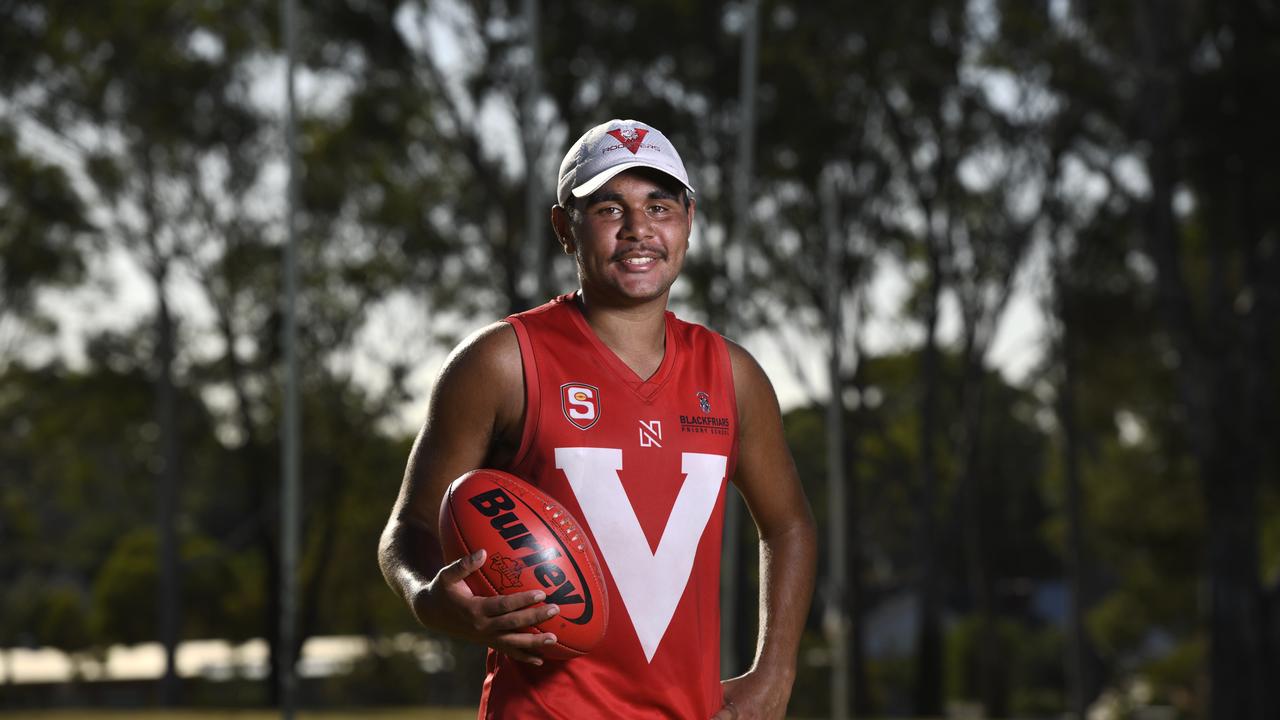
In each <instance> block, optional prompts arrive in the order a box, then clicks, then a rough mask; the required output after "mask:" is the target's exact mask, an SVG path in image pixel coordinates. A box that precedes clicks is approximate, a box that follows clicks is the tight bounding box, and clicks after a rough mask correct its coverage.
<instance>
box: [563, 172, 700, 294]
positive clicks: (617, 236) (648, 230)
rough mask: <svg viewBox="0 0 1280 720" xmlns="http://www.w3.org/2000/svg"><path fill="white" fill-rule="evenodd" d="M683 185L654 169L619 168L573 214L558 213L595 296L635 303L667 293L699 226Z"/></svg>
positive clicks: (565, 243) (581, 272)
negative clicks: (681, 188)
mask: <svg viewBox="0 0 1280 720" xmlns="http://www.w3.org/2000/svg"><path fill="white" fill-rule="evenodd" d="M678 188H679V185H678V184H674V185H673V184H672V183H670V182H667V180H666V178H665V176H663V175H661V174H659V173H656V172H654V171H650V170H643V169H636V170H627V171H624V172H621V173H618V174H617V175H615V176H614V177H613V178H611V179H610V180H609V182H607V183H605V184H604V185H603V186H601V188H600V189H599V190H597V191H596V192H594V193H592V194H591V195H590V196H588V197H587V198H586V199H585V202H584V203H583V204H582V206H581V208H582V209H581V211H580V212H577V213H573V215H572V217H569V214H568V213H565V212H564V211H563V210H559V209H558V210H557V212H556V213H555V214H554V218H555V219H554V220H553V222H554V223H555V226H556V233H557V234H558V235H559V236H560V242H561V244H562V245H563V246H564V249H565V252H568V253H572V254H573V255H574V257H576V258H577V260H578V279H579V281H580V282H581V283H582V288H583V291H584V292H585V293H586V294H587V296H588V298H589V299H592V300H595V301H603V302H607V303H610V304H614V303H618V304H624V305H634V304H638V303H641V302H647V301H650V300H654V299H657V298H661V297H665V296H666V294H667V291H668V290H669V289H670V288H671V283H673V282H675V279H676V276H678V275H679V274H680V268H681V267H682V266H683V265H684V254H685V251H686V250H687V249H688V247H689V232H690V230H691V229H692V228H693V206H692V204H690V206H689V207H688V208H687V209H686V208H685V205H684V201H683V198H682V197H681V196H680V194H679V189H678Z"/></svg>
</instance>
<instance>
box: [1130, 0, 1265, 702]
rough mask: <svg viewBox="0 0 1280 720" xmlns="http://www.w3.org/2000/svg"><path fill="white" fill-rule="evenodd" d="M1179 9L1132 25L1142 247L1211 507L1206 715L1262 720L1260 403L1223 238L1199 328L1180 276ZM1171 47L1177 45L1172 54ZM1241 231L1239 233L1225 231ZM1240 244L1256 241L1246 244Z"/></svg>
mask: <svg viewBox="0 0 1280 720" xmlns="http://www.w3.org/2000/svg"><path fill="white" fill-rule="evenodd" d="M1180 19H1182V18H1181V17H1179V15H1178V13H1176V12H1170V10H1169V8H1167V7H1164V5H1163V4H1161V3H1156V2H1154V0H1147V1H1146V2H1144V3H1141V4H1140V5H1139V12H1138V13H1137V14H1136V23H1135V24H1136V25H1137V32H1138V38H1139V45H1140V47H1141V50H1142V58H1143V94H1142V98H1141V100H1142V103H1141V110H1140V111H1139V112H1140V115H1139V120H1140V122H1141V128H1142V132H1143V134H1144V136H1145V139H1146V140H1147V142H1148V143H1149V145H1150V148H1149V153H1150V154H1149V158H1148V173H1149V175H1150V177H1151V199H1150V203H1149V206H1148V208H1147V213H1146V216H1145V218H1144V219H1145V231H1146V240H1147V244H1148V248H1149V251H1150V253H1151V256H1152V259H1153V260H1154V262H1155V265H1156V269H1157V283H1158V287H1157V289H1158V292H1159V299H1160V302H1161V309H1162V311H1163V314H1164V318H1165V324H1166V328H1167V330H1168V331H1169V334H1170V336H1171V338H1172V340H1173V343H1174V347H1175V348H1176V349H1177V350H1178V354H1179V364H1178V384H1179V390H1180V392H1181V395H1182V398H1183V402H1184V407H1185V409H1186V417H1187V422H1188V428H1187V430H1188V434H1189V436H1190V437H1191V438H1192V440H1193V447H1194V451H1195V457H1196V460H1197V464H1198V466H1199V468H1198V469H1199V473H1200V482H1201V488H1202V493H1203V495H1204V499H1205V508H1206V532H1207V546H1208V552H1207V554H1206V557H1205V558H1204V560H1205V563H1206V570H1205V576H1206V578H1207V580H1208V601H1209V608H1208V611H1209V633H1210V643H1209V683H1210V696H1209V707H1210V717H1211V718H1214V720H1263V718H1264V717H1266V713H1265V706H1266V699H1265V694H1264V689H1263V688H1264V677H1265V670H1264V662H1265V659H1266V652H1265V650H1264V642H1265V641H1264V638H1265V636H1266V633H1265V632H1264V631H1263V628H1264V627H1265V626H1266V622H1265V618H1264V613H1263V599H1262V598H1263V595H1262V587H1261V582H1260V579H1259V577H1258V568H1259V541H1258V529H1259V526H1258V516H1257V512H1258V509H1257V508H1258V481H1259V474H1260V472H1259V460H1260V458H1259V455H1258V446H1257V442H1254V440H1253V436H1254V433H1255V432H1256V430H1257V422H1258V420H1259V418H1258V413H1257V402H1258V398H1257V397H1256V393H1254V392H1253V391H1254V390H1255V389H1256V388H1254V387H1251V383H1250V382H1249V377H1250V374H1251V371H1252V370H1253V369H1252V368H1250V367H1249V359H1248V355H1249V353H1248V352H1246V351H1245V350H1242V349H1241V347H1240V346H1239V341H1240V340H1241V339H1242V338H1244V337H1245V333H1243V332H1241V324H1242V323H1244V322H1248V318H1247V317H1245V318H1243V319H1241V318H1240V317H1239V316H1238V315H1237V314H1236V313H1235V312H1234V310H1233V307H1234V302H1233V295H1234V294H1235V292H1238V291H1240V290H1241V288H1233V289H1232V288H1229V287H1228V284H1229V281H1228V280H1227V272H1226V270H1225V266H1226V263H1227V258H1226V255H1225V253H1226V252H1227V251H1226V249H1225V248H1224V245H1226V244H1227V242H1228V238H1225V237H1224V238H1222V239H1221V240H1220V241H1218V242H1211V243H1208V247H1207V249H1208V252H1209V255H1210V257H1209V273H1208V274H1209V281H1208V290H1207V294H1208V297H1207V302H1206V303H1205V307H1206V308H1207V309H1206V311H1205V315H1206V317H1205V322H1204V323H1203V325H1199V324H1197V320H1196V315H1195V313H1194V311H1193V303H1192V301H1191V293H1190V289H1189V287H1188V285H1187V283H1186V281H1185V279H1184V276H1183V274H1182V257H1181V252H1182V249H1181V247H1180V242H1179V233H1178V226H1177V221H1176V218H1175V217H1174V213H1173V192H1174V187H1175V184H1176V183H1177V181H1178V172H1177V165H1176V159H1177V147H1176V142H1177V137H1178V134H1177V133H1178V130H1179V129H1180V126H1178V125H1177V122H1178V118H1179V115H1180V113H1179V111H1180V105H1181V98H1180V90H1181V88H1180V85H1179V75H1178V72H1179V68H1178V65H1177V64H1176V62H1174V61H1173V60H1171V58H1177V57H1179V56H1178V53H1177V45H1178V35H1177V34H1176V30H1177V27H1176V26H1173V25H1172V24H1171V22H1172V21H1173V20H1180ZM1171 48H1172V49H1171ZM1232 229H1233V230H1235V231H1236V232H1239V231H1240V230H1241V228H1232ZM1236 239H1239V238H1236ZM1244 240H1245V244H1246V245H1247V244H1248V243H1252V242H1256V240H1255V239H1254V238H1245V239H1244Z"/></svg>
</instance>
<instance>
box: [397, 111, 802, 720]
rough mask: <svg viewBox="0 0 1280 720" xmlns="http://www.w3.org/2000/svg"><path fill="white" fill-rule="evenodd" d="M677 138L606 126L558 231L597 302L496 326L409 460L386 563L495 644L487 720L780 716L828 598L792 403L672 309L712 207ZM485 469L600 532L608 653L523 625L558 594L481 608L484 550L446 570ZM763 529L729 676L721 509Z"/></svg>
mask: <svg viewBox="0 0 1280 720" xmlns="http://www.w3.org/2000/svg"><path fill="white" fill-rule="evenodd" d="M692 193H693V189H692V187H691V186H690V184H689V179H688V175H687V173H686V172H685V168H684V164H683V163H682V162H681V160H680V156H679V155H678V154H677V153H676V149H675V147H673V146H672V145H671V143H670V142H669V141H668V140H667V138H666V137H665V136H663V134H662V133H660V132H658V131H657V130H655V129H654V128H652V127H650V126H648V125H645V124H643V123H639V122H635V121H632V120H612V121H609V122H607V123H604V124H602V125H599V126H596V127H594V128H592V129H591V130H589V131H587V133H586V134H585V135H583V136H582V137H581V138H580V139H579V140H578V142H577V143H575V144H574V145H573V147H572V148H570V149H569V152H568V154H567V155H565V158H564V161H563V162H562V163H561V166H560V178H559V183H558V193H557V199H558V204H557V205H556V206H554V207H553V208H552V210H551V223H552V225H553V226H554V228H555V231H556V235H557V236H558V237H559V240H560V243H561V245H562V246H563V248H564V251H565V253H567V254H569V255H573V256H574V258H575V259H576V261H577V265H578V279H579V282H580V284H581V289H580V290H579V291H577V292H576V293H571V294H568V295H564V296H561V297H558V298H556V299H555V300H552V301H551V302H550V303H547V304H546V305H543V306H542V307H539V308H536V309H534V310H530V311H528V312H526V313H520V314H518V315H513V316H512V317H510V318H507V320H506V321H504V322H499V323H495V324H493V325H490V326H489V327H487V328H484V329H482V330H480V331H478V332H477V333H475V334H474V335H472V336H471V337H470V338H468V339H467V340H465V341H463V343H462V344H461V345H459V346H458V348H457V349H456V350H454V352H453V354H452V355H451V356H450V358H449V360H448V361H447V362H446V364H445V367H444V369H443V370H442V371H441V374H440V377H439V380H438V381H437V383H436V385H435V388H434V390H433V392H432V397H431V401H430V405H429V407H428V411H427V419H426V422H425V424H424V425H423V427H422V431H421V432H420V433H419V435H418V438H417V441H416V442H415V443H414V447H413V450H412V452H411V454H410V456H409V462H408V467H407V468H406V470H405V475H404V481H403V484H402V486H401V489H400V496H399V498H398V499H397V501H396V504H395V507H394V508H393V509H392V512H391V518H390V520H389V521H388V523H387V527H386V530H385V531H384V532H383V535H382V542H381V544H380V547H379V560H380V563H381V566H382V571H383V574H384V575H385V576H386V578H387V581H388V582H389V583H390V584H391V586H392V588H393V589H395V590H396V591H397V592H399V593H400V594H401V596H402V597H404V598H405V600H406V601H407V602H408V604H409V606H410V608H411V609H412V610H413V613H414V615H415V617H417V619H418V620H419V621H420V622H421V623H422V624H423V625H424V626H425V627H427V628H430V629H432V630H436V631H439V632H443V633H447V634H450V635H453V636H455V637H459V638H463V639H466V640H471V641H475V642H479V643H483V644H485V645H488V646H489V648H490V651H489V656H488V661H487V669H488V674H487V676H486V679H485V684H484V691H483V694H482V697H481V704H480V716H481V717H482V718H489V717H493V718H543V717H549V718H574V719H575V720H576V719H577V718H583V717H590V718H595V717H610V718H709V717H715V718H718V719H723V720H728V719H729V718H735V719H738V720H746V719H747V718H782V717H783V716H784V714H785V711H786V705H787V699H788V697H789V696H790V694H791V685H792V682H793V680H794V677H795V663H796V651H797V646H798V644H799V640H800V633H801V630H802V628H803V625H804V619H805V616H806V614H807V612H808V608H809V601H810V598H811V595H812V591H813V582H814V564H815V553H816V551H815V539H814V529H813V520H812V517H811V515H810V513H809V508H808V504H807V502H806V501H805V498H804V494H803V491H802V489H801V486H800V482H799V478H798V477H797V475H796V469H795V465H794V463H793V461H792V459H791V455H790V452H789V451H788V449H787V447H786V444H785V442H784V441H783V435H782V422H781V416H780V413H779V410H778V403H777V398H776V396H775V395H774V392H773V388H772V386H771V385H770V384H769V380H768V378H766V377H765V375H764V372H763V371H762V370H761V369H760V367H759V365H757V364H756V362H755V361H754V360H753V359H752V358H751V356H750V355H749V354H748V353H747V352H746V351H745V350H743V349H742V348H741V347H739V346H737V345H735V344H733V343H731V342H729V341H727V340H725V339H723V338H722V337H720V336H719V335H717V334H715V333H713V332H711V331H709V330H707V329H706V328H703V327H701V326H698V325H692V324H689V323H685V322H683V321H681V320H679V319H677V318H676V317H675V315H673V314H671V313H670V312H668V311H667V299H668V295H669V293H670V289H671V284H672V283H673V282H674V281H675V279H676V277H677V276H678V275H679V274H680V268H681V266H682V264H683V262H684V256H685V251H686V250H687V248H688V246H689V233H690V230H691V229H692V227H693V217H694V208H695V204H694V202H693V196H692ZM480 467H488V468H498V469H505V470H507V471H509V472H512V473H513V474H515V475H517V476H520V477H522V478H524V479H525V480H527V481H529V482H531V483H533V484H535V485H538V486H539V487H541V488H542V489H543V490H544V491H545V492H547V493H549V494H550V495H551V496H553V497H555V498H557V499H558V500H559V501H560V502H561V503H562V504H564V506H565V507H566V508H568V509H569V511H570V512H571V513H573V514H574V515H575V516H576V517H577V518H578V520H579V521H580V522H581V523H582V524H583V527H584V528H586V530H587V532H588V533H589V535H590V537H591V539H592V541H593V543H594V544H595V548H596V550H597V554H598V555H599V558H600V560H601V564H602V565H603V567H604V574H605V577H606V581H607V583H608V590H609V602H610V606H609V627H608V631H607V633H606V635H605V639H604V640H603V642H602V643H601V644H600V646H598V647H597V648H595V649H594V650H593V651H592V652H591V653H589V654H587V655H585V656H583V657H579V658H576V659H573V660H568V661H556V660H546V661H544V660H543V659H542V658H541V657H539V648H540V647H542V646H543V645H544V644H550V643H552V642H555V639H554V637H548V636H547V635H546V634H538V635H535V634H530V633H525V632H522V631H521V629H522V628H525V627H528V626H530V625H533V624H535V623H536V622H539V621H541V620H543V619H545V618H548V617H551V616H552V615H554V614H555V613H556V612H557V611H558V609H557V608H556V607H555V606H552V605H547V604H545V603H543V602H542V601H543V600H544V599H545V595H544V594H543V593H541V592H525V593H520V594H517V595H509V596H501V597H493V598H483V597H476V596H474V595H472V593H471V592H470V591H469V589H468V588H467V585H466V583H465V582H464V581H463V579H464V578H465V577H466V576H467V575H468V574H469V573H472V572H475V571H476V570H477V569H479V568H480V567H481V565H482V564H483V562H484V557H483V554H482V552H481V553H478V556H472V557H466V558H462V559H460V560H457V561H456V562H453V563H450V564H448V565H446V566H444V567H443V568H442V569H440V570H439V571H438V572H435V566H436V565H438V563H433V562H432V556H433V555H438V552H439V550H438V548H439V544H438V539H437V534H438V527H437V518H438V513H439V508H440V501H441V498H442V497H443V495H444V491H445V489H446V488H447V487H448V485H449V483H450V482H451V481H452V480H453V479H454V478H456V477H458V476H459V475H462V474H463V473H465V472H467V471H469V470H472V469H475V468H480ZM730 480H731V481H732V482H733V483H734V484H735V485H736V486H737V488H738V490H739V491H740V492H741V493H742V495H743V497H744V498H745V499H746V502H747V506H748V508H749V509H750V511H751V516H752V518H754V520H755V523H756V526H757V528H758V529H759V531H760V538H761V540H760V543H761V548H760V570H761V574H760V575H761V577H760V585H761V598H760V599H761V607H760V628H761V631H760V637H759V641H758V643H757V652H756V658H755V662H754V663H753V665H752V667H751V669H750V670H749V671H748V672H747V673H745V674H744V675H741V676H739V677H736V678H733V679H730V680H725V681H723V682H721V680H720V675H719V672H720V659H719V648H720V615H719V600H720V598H719V581H720V548H721V532H722V517H723V508H724V497H725V492H726V491H727V481H730Z"/></svg>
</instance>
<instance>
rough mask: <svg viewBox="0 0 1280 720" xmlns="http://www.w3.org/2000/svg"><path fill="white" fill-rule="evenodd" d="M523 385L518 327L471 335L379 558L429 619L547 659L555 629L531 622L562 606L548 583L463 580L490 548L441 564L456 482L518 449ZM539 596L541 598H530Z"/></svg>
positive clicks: (423, 434) (445, 381) (440, 388)
mask: <svg viewBox="0 0 1280 720" xmlns="http://www.w3.org/2000/svg"><path fill="white" fill-rule="evenodd" d="M523 415H524V384H523V374H522V369H521V365H520V349H519V346H518V344H517V342H516V337H515V331H514V330H512V329H511V326H510V325H508V324H506V323H496V324H494V325H491V326H489V327H488V328H485V329H484V330H481V331H480V332H478V333H476V334H475V335H473V336H471V337H470V338H468V339H467V340H465V341H463V342H462V344H460V345H459V346H458V348H457V349H455V350H454V352H453V353H452V354H451V355H450V356H449V359H448V360H447V361H446V362H445V366H444V368H443V369H442V370H441V371H440V377H439V378H438V379H437V381H436V384H435V387H434V388H433V389H432V393H431V400H430V403H429V405H428V409H427V419H426V422H425V423H423V426H422V429H421V431H419V433H418V437H417V439H416V440H415V441H414V444H413V450H412V451H410V453H409V461H408V464H407V465H406V467H405V473H404V479H403V481H402V482H401V485H400V495H399V497H398V498H397V499H396V502H395V506H394V507H393V508H392V510H391V517H390V518H389V519H388V520H387V526H386V528H385V529H384V530H383V531H382V539H381V542H380V543H379V544H378V563H379V565H380V566H381V568H382V574H383V576H384V577H385V578H386V579H387V583H388V584H389V585H390V586H391V588H392V589H393V590H395V591H396V592H398V593H399V594H400V596H401V597H402V598H404V600H405V602H406V603H408V605H409V607H410V609H411V610H412V611H413V614H414V617H416V618H417V619H418V622H420V623H422V625H423V626H424V627H427V628H429V629H432V630H437V631H439V632H443V633H446V634H449V635H452V636H454V637H459V638H462V639H466V640H471V641H475V642H479V643H483V644H485V645H488V646H490V647H492V648H494V649H496V650H498V651H500V652H503V653H506V654H507V655H510V656H511V657H513V658H515V659H517V660H521V661H524V662H530V663H535V664H541V662H542V661H541V659H540V658H539V657H538V656H537V649H538V648H539V647H542V646H544V645H549V644H551V643H554V642H555V636H554V635H551V634H549V633H544V634H531V633H526V632H523V628H526V627H529V626H531V625H534V624H536V623H538V622H541V621H542V620H544V619H546V618H548V617H551V616H552V615H554V614H555V612H557V611H558V608H556V607H555V606H554V605H535V604H537V603H541V602H542V601H543V600H544V599H545V595H544V594H543V593H542V592H540V591H529V592H523V593H517V594H514V595H499V596H497V597H488V598H486V597H477V596H475V595H474V594H472V592H471V590H470V589H469V588H468V587H467V584H466V582H465V581H464V579H465V578H466V576H467V575H469V574H471V573H472V572H475V571H476V570H478V569H479V568H480V567H481V565H482V564H483V562H484V557H483V551H480V552H479V553H477V554H476V555H473V556H470V557H464V558H461V559H458V560H456V561H454V562H451V563H449V564H447V565H445V566H444V567H442V568H439V570H438V572H437V571H436V568H437V567H438V566H439V564H440V560H439V554H440V543H439V537H438V534H439V527H438V522H439V511H440V502H441V499H442V498H443V497H444V493H445V490H446V489H447V488H448V486H449V483H450V482H452V481H453V480H454V479H455V478H457V477H458V476H459V475H462V474H463V473H466V472H468V471H471V470H474V469H476V468H480V467H500V466H503V465H505V464H506V463H507V462H508V461H510V460H511V458H512V456H513V455H514V453H515V451H516V450H517V447H516V446H518V444H519V440H520V433H521V429H522V424H523ZM531 605H535V606H534V607H530V606H531Z"/></svg>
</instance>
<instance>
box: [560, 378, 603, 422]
mask: <svg viewBox="0 0 1280 720" xmlns="http://www.w3.org/2000/svg"><path fill="white" fill-rule="evenodd" d="M560 409H561V410H563V411H564V417H565V419H566V420H568V421H569V422H570V423H572V424H573V426H574V427H576V428H578V429H579V430H587V429H589V428H590V427H591V426H592V425H595V424H596V421H597V420H599V419H600V389H599V388H597V387H596V386H594V385H587V384H585V383H576V382H570V383H565V384H564V385H561V386H560Z"/></svg>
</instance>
